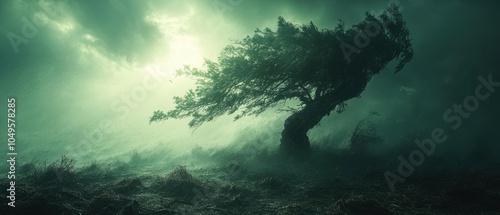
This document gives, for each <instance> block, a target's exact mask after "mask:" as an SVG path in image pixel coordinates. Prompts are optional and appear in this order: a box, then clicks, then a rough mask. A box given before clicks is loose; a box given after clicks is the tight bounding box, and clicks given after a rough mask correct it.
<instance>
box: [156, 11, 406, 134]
mask: <svg viewBox="0 0 500 215" xmlns="http://www.w3.org/2000/svg"><path fill="white" fill-rule="evenodd" d="M370 23H372V24H373V23H379V27H380V33H379V34H378V35H376V36H373V37H371V38H370V40H371V42H370V44H369V45H368V46H367V47H364V48H363V49H362V50H361V51H360V52H359V53H357V54H356V56H353V58H352V61H350V62H348V61H347V60H346V59H345V56H344V54H343V52H342V49H341V48H340V44H341V43H342V42H343V41H353V40H354V38H355V37H356V35H357V34H358V33H359V32H360V31H364V30H365V29H366V26H367V25H369V24H370ZM380 23H384V24H380ZM412 55H413V52H412V50H411V44H410V39H409V31H408V29H407V28H406V24H405V22H404V21H403V19H402V16H401V14H400V13H399V12H398V9H397V8H396V7H392V8H390V9H388V11H387V13H385V14H383V15H381V16H380V17H375V16H373V15H370V14H367V15H366V18H365V20H364V21H363V22H361V23H359V24H358V25H355V26H353V27H352V28H351V29H348V30H346V29H345V28H344V24H343V23H340V24H338V26H337V27H336V28H335V29H333V30H330V29H325V30H319V29H318V28H317V27H316V26H315V25H314V24H313V23H312V22H311V23H309V24H306V25H301V26H298V25H295V24H292V23H290V22H287V21H286V20H285V19H284V18H283V17H279V19H278V25H277V29H276V30H271V29H269V28H266V29H263V30H260V29H257V30H256V31H255V33H254V34H253V35H252V36H247V37H246V38H244V39H242V40H239V41H236V42H235V43H234V44H232V45H229V46H227V47H226V48H224V50H223V51H222V53H221V54H220V56H219V57H218V59H217V60H218V61H217V62H214V61H210V60H206V62H205V68H191V67H189V66H186V67H185V68H183V69H182V70H180V71H179V74H185V75H189V76H193V77H195V78H196V80H197V82H196V84H197V86H196V88H195V89H192V90H189V91H188V92H187V94H186V95H185V96H184V97H175V98H174V99H175V103H176V107H175V109H174V110H171V111H168V112H167V113H164V112H162V111H156V112H154V114H153V116H152V117H151V118H150V122H157V121H162V120H166V119H169V118H185V117H193V119H192V121H191V122H190V123H189V125H190V126H191V127H196V126H199V125H201V124H202V123H204V122H208V121H211V120H213V119H214V118H215V117H218V116H221V115H224V114H234V113H236V116H235V119H239V118H240V117H242V116H245V115H258V114H260V113H262V112H263V111H265V110H266V109H268V108H270V107H273V106H275V105H277V104H278V103H279V102H280V101H286V100H299V101H300V102H301V105H300V106H299V107H298V108H293V109H291V110H290V111H299V110H301V109H303V108H304V107H305V106H308V105H310V104H315V105H317V104H320V105H324V106H325V107H326V108H327V109H328V110H333V109H334V108H335V106H336V105H337V104H339V103H342V102H344V101H347V100H349V99H351V98H353V97H357V96H359V95H360V93H361V92H362V91H363V90H364V88H365V86H366V84H367V83H368V81H369V80H370V79H371V77H372V75H374V74H377V73H379V71H380V70H382V69H383V68H385V67H386V65H387V64H388V63H389V62H390V61H392V60H393V59H398V60H399V63H398V65H397V67H396V72H398V71H400V70H401V69H402V68H403V66H404V65H405V64H406V63H407V62H408V61H410V60H411V58H412ZM345 107H346V106H345V105H342V107H340V108H339V109H338V111H339V112H341V111H343V110H344V109H345Z"/></svg>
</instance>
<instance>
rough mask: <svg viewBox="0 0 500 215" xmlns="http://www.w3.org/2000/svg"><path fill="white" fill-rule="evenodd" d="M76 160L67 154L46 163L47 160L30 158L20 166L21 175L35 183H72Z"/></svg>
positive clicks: (73, 181) (74, 177)
mask: <svg viewBox="0 0 500 215" xmlns="http://www.w3.org/2000/svg"><path fill="white" fill-rule="evenodd" d="M75 164H76V160H74V159H72V158H69V157H67V156H64V155H63V156H61V158H59V159H57V160H55V161H54V162H52V163H51V164H48V165H47V161H38V160H32V161H30V162H29V163H26V164H23V165H22V166H21V168H20V169H21V171H22V172H23V176H25V177H26V179H27V180H28V181H31V182H33V184H37V185H63V186H67V185H74V184H76V174H75Z"/></svg>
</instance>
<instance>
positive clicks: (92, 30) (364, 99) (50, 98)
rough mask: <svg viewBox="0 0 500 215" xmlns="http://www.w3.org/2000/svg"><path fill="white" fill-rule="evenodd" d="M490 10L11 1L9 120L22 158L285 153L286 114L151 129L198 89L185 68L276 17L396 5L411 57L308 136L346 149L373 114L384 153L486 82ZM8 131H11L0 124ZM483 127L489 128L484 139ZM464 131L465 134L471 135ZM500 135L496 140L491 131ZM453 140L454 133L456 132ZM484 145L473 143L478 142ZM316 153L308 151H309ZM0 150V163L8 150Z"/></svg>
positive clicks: (328, 1) (2, 9)
mask: <svg viewBox="0 0 500 215" xmlns="http://www.w3.org/2000/svg"><path fill="white" fill-rule="evenodd" d="M495 2H496V1H493V0H491V1H487V0H483V1H465V0H444V1H432V0H401V1H388V0H371V1H368V0H366V1H350V0H310V1H299V0H274V1H264V0H257V1H256V0H253V1H250V0H239V1H238V0H206V1H204V0H164V1H160V0H145V1H133V0H105V1H100V0H89V1H84V0H80V1H73V0H42V1H28V0H6V1H1V2H0V32H1V34H2V35H3V36H2V37H1V38H2V39H0V49H1V52H0V63H1V70H0V71H1V98H2V100H4V101H2V103H1V108H0V110H1V112H3V113H5V110H6V101H5V100H6V98H7V97H8V96H14V97H15V98H16V99H17V107H18V109H17V111H18V113H17V116H18V118H17V119H18V139H19V141H18V142H19V143H18V144H19V145H18V148H19V150H22V152H23V153H24V154H20V156H26V157H33V156H35V157H39V158H45V157H50V156H55V155H61V154H69V155H71V156H75V157H85V158H92V157H99V158H102V157H112V156H114V155H117V154H120V153H124V152H128V151H131V150H134V149H136V150H141V149H144V148H151V147H156V146H158V145H161V146H169V147H172V148H174V149H176V150H179V152H181V151H189V150H190V149H191V148H192V147H193V146H195V145H200V146H215V145H227V144H234V142H235V140H238V141H241V138H238V137H240V135H242V134H245V135H246V137H247V136H252V135H254V136H259V135H263V134H269V135H267V136H266V137H268V140H267V141H268V142H269V143H275V145H276V146H277V145H278V141H279V135H280V132H281V129H282V123H283V119H284V118H285V117H286V116H287V115H286V113H278V114H277V113H276V112H274V111H268V112H265V113H264V114H263V115H262V116H260V117H246V118H244V119H242V120H239V121H236V122H233V121H232V117H231V116H228V117H221V118H220V119H218V120H216V121H214V122H211V123H207V124H205V125H203V126H202V127H200V128H199V129H198V130H196V131H194V132H193V130H192V129H189V127H188V125H187V122H188V121H189V119H186V120H169V121H165V122H163V123H157V124H152V125H149V124H148V119H149V117H150V116H151V115H152V112H153V111H155V110H158V109H161V110H169V109H171V108H172V107H173V100H172V97H173V96H180V95H183V94H184V92H186V90H188V89H190V88H191V87H193V81H192V80H190V79H189V78H185V77H175V76H174V75H175V70H177V69H179V68H182V66H183V65H192V66H202V65H203V59H204V58H207V59H211V60H216V59H217V55H218V54H219V52H220V51H221V49H222V48H223V47H224V46H226V45H228V44H230V43H231V41H234V40H236V39H241V38H243V37H245V36H246V35H251V34H252V33H253V31H254V30H255V29H256V28H265V27H270V28H272V29H274V28H275V26H276V23H277V18H278V16H283V17H284V18H285V19H287V20H289V21H291V22H293V23H296V24H305V23H308V22H310V21H312V22H313V23H315V24H316V25H317V26H319V28H334V27H335V26H336V25H337V24H338V22H339V19H342V20H343V21H345V22H346V24H347V25H348V26H350V25H352V24H356V23H357V22H359V21H361V20H362V19H363V17H364V13H365V12H367V11H373V12H379V11H381V10H383V9H385V8H386V7H387V6H388V4H390V3H396V4H399V5H400V6H401V8H402V11H403V12H402V13H403V15H404V18H405V20H406V21H407V24H408V28H409V30H410V32H411V35H412V36H411V37H412V42H413V45H414V50H415V57H414V59H413V61H412V62H410V63H409V64H408V65H407V67H405V69H404V70H403V71H401V72H400V73H398V74H394V73H393V72H392V71H391V70H390V69H388V70H386V71H382V73H381V74H380V75H378V76H377V77H375V78H374V79H373V80H372V82H371V83H370V84H369V85H368V87H367V89H366V91H365V92H364V93H363V94H362V96H361V98H356V99H353V100H352V101H350V102H349V109H348V111H346V112H345V113H343V114H340V115H336V114H332V115H331V116H329V117H327V118H325V119H324V120H323V121H322V123H321V125H320V126H318V127H317V128H315V129H314V130H313V131H311V139H313V141H314V140H320V139H322V138H326V137H331V138H333V139H334V140H335V141H334V142H335V144H333V145H335V146H336V147H337V146H338V147H342V146H345V144H346V143H347V142H346V141H347V138H348V137H349V136H350V132H352V129H353V127H354V125H355V124H356V123H357V122H358V121H359V120H360V119H361V118H363V117H364V116H366V115H367V114H368V113H369V112H371V111H378V112H380V113H381V117H379V118H378V119H376V120H375V122H376V123H377V125H379V127H380V129H379V130H380V132H381V133H382V134H384V135H385V137H386V139H387V140H388V142H391V141H392V142H397V141H398V140H399V139H401V138H403V137H404V136H405V135H411V134H415V133H422V135H428V133H430V131H431V129H432V128H433V127H435V126H439V125H440V124H442V118H441V117H442V114H443V112H444V111H445V110H446V109H447V108H449V107H450V106H451V105H452V104H453V103H455V102H461V101H462V100H463V99H464V98H465V97H466V96H467V95H468V94H471V92H473V91H474V86H476V85H477V83H478V81H477V80H476V77H477V76H478V75H488V74H494V75H493V77H494V79H495V77H497V78H496V79H497V80H500V75H497V74H499V73H498V67H497V66H496V61H497V56H498V48H499V46H498V44H499V43H498V41H496V40H498V38H500V37H499V36H500V35H499V31H498V21H497V20H498V17H497V16H496V15H495V14H496V13H497V11H498V7H497V6H498V3H495ZM499 98H500V94H499V95H495V96H492V97H491V99H489V100H488V101H485V102H484V103H482V104H481V109H480V111H477V113H474V114H475V116H474V117H472V118H471V119H470V120H469V121H468V123H467V127H466V128H465V130H464V131H467V132H470V134H473V135H469V136H474V137H479V136H482V137H484V136H488V135H491V134H490V133H487V134H486V133H485V132H486V131H489V130H492V129H496V130H498V128H499V126H498V125H499V123H497V120H498V119H500V118H499V117H498V116H499V113H498V110H497V107H498V104H499V100H500V99H499ZM0 127H1V129H2V130H5V128H6V126H5V123H4V124H2V125H1V126H0ZM486 128H487V129H486ZM467 132H462V133H467ZM491 133H493V132H491ZM455 137H456V138H457V139H459V137H460V136H459V135H458V134H457V135H455ZM470 141H476V140H470ZM313 143H314V142H313ZM4 150H5V147H1V151H0V152H4Z"/></svg>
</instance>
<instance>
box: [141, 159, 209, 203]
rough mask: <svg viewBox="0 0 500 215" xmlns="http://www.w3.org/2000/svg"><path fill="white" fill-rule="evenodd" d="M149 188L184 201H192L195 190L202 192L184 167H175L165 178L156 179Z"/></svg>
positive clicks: (196, 181) (199, 185) (198, 182)
mask: <svg viewBox="0 0 500 215" xmlns="http://www.w3.org/2000/svg"><path fill="white" fill-rule="evenodd" d="M151 188H153V190H154V191H158V192H160V193H162V194H164V195H165V196H168V197H176V198H180V199H181V200H186V201H190V200H192V199H193V197H194V196H195V195H196V192H195V191H196V190H203V189H202V186H201V182H200V181H199V180H198V179H196V178H194V177H193V176H192V175H191V174H190V173H189V172H188V171H187V170H186V167H184V166H176V167H174V170H173V171H172V172H171V173H169V174H168V175H167V176H166V177H160V178H157V179H156V180H155V181H153V183H152V184H151Z"/></svg>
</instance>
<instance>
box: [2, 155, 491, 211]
mask: <svg viewBox="0 0 500 215" xmlns="http://www.w3.org/2000/svg"><path fill="white" fill-rule="evenodd" d="M135 156H136V157H134V156H133V157H132V159H131V162H115V163H110V164H104V163H98V162H93V163H90V164H87V165H84V166H81V167H78V168H76V167H75V161H74V160H72V159H71V158H67V157H62V158H60V159H59V160H57V161H55V162H53V163H50V164H47V163H46V162H40V161H33V162H30V163H26V164H23V165H21V166H20V170H19V171H20V172H22V173H23V174H22V177H21V178H20V179H18V180H17V183H18V184H17V187H16V198H17V200H16V207H15V208H11V207H9V206H6V204H7V201H8V199H7V198H2V208H1V211H2V214H4V213H3V212H4V211H6V212H7V214H51V215H52V214H82V215H85V214H122V215H135V214H500V177H499V176H500V175H499V174H494V173H489V174H487V173H485V172H482V173H479V172H475V171H471V170H466V169H461V170H453V171H432V172H431V171H429V172H428V173H427V172H421V173H420V174H415V175H414V176H412V177H410V178H408V180H407V181H406V182H405V183H403V184H400V185H398V187H397V191H396V192H391V191H390V189H389V188H388V186H387V183H386V181H385V179H384V178H383V176H382V175H383V172H384V171H385V170H384V169H382V168H379V169H377V168H373V167H370V168H365V167H366V165H367V163H372V164H373V163H377V162H375V161H373V160H372V161H370V162H366V163H360V164H357V165H356V164H355V163H353V161H352V160H348V159H350V158H349V156H344V157H341V156H337V158H336V160H330V161H325V160H320V161H317V163H314V162H310V163H307V164H304V163H303V162H302V164H293V162H291V161H285V162H283V163H279V162H278V161H277V160H278V159H279V158H275V156H274V155H267V156H261V157H256V158H254V159H255V160H260V161H261V165H262V166H258V165H256V164H252V165H251V166H252V167H250V165H249V163H246V162H238V161H235V160H234V159H233V158H229V157H226V158H228V159H227V160H225V161H224V162H214V163H212V164H210V165H200V167H197V166H196V165H190V166H187V167H186V166H173V167H168V170H165V171H162V170H159V169H146V168H144V166H141V165H134V163H135V164H137V163H138V162H139V163H141V162H142V163H145V162H146V163H147V162H149V161H147V160H142V161H141V158H138V157H137V156H138V155H135ZM207 156H218V157H219V158H220V157H221V155H220V154H219V155H217V153H211V155H207ZM197 157H202V155H197ZM204 159H208V158H204ZM228 160H229V161H228ZM132 161H133V162H132ZM328 162H330V163H345V165H344V166H342V165H341V166H337V167H334V168H328V169H329V170H330V169H333V170H332V171H325V169H322V168H321V166H319V165H321V164H323V163H328ZM284 163H287V164H288V165H289V166H288V167H287V166H286V165H284ZM299 163H300V162H299ZM348 164H349V165H348ZM376 165H379V164H376ZM297 166H298V167H297ZM360 166H361V167H363V168H359V167H360ZM265 167H267V168H265ZM348 168H352V169H350V170H351V171H352V172H359V173H360V174H359V176H357V177H356V179H355V180H354V179H353V178H349V177H342V175H339V174H338V173H339V172H343V173H346V172H347V171H346V169H348ZM2 187H8V186H7V182H6V181H2Z"/></svg>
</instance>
